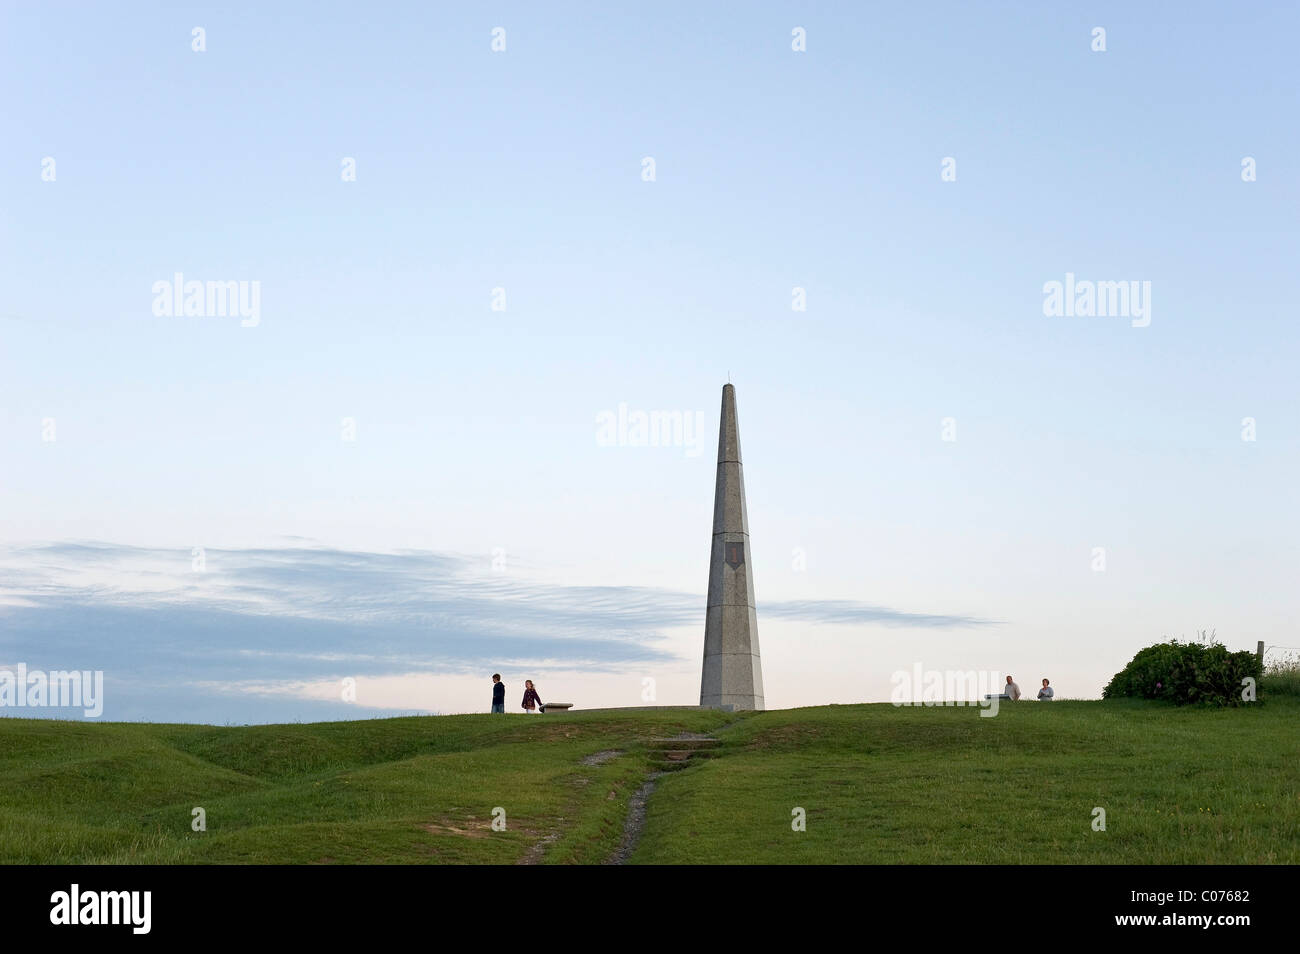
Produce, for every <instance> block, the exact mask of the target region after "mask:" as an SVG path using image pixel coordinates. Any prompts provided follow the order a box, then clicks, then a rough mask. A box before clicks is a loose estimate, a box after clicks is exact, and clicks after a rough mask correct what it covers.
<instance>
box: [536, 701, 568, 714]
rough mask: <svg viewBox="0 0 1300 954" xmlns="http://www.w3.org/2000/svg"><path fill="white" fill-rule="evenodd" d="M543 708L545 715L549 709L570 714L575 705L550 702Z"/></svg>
mask: <svg viewBox="0 0 1300 954" xmlns="http://www.w3.org/2000/svg"><path fill="white" fill-rule="evenodd" d="M541 708H542V712H543V713H545V712H546V711H547V710H548V709H554V710H555V711H556V712H568V711H569V710H570V709H572V708H573V703H572V702H548V703H546V705H544V706H542V707H541Z"/></svg>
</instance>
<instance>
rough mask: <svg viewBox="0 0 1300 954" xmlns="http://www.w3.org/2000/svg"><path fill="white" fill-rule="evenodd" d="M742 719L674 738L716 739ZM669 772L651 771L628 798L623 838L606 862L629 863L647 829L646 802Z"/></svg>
mask: <svg viewBox="0 0 1300 954" xmlns="http://www.w3.org/2000/svg"><path fill="white" fill-rule="evenodd" d="M740 721H741V720H740V719H733V720H732V721H731V722H728V723H727V724H726V725H722V726H719V727H718V728H717V729H715V730H714V731H713V732H679V733H677V734H676V735H675V736H673V738H674V739H680V740H681V741H683V742H688V741H699V740H702V739H716V738H718V736H720V735H721V734H722V733H723V732H725V731H727V730H728V729H730V728H731V727H732V726H733V725H735V724H736V723H737V722H740ZM667 774H668V773H667V772H651V773H650V774H649V775H647V776H646V780H645V783H644V784H643V785H642V786H641V787H640V788H639V789H637V790H636V792H635V793H634V794H633V795H632V797H631V798H629V799H628V800H627V821H626V822H624V823H623V840H622V841H621V842H619V846H618V847H617V848H616V849H614V853H613V854H611V855H610V856H609V857H608V858H607V859H605V864H607V865H623V864H627V860H628V859H629V858H631V857H632V852H634V851H636V846H637V843H638V842H640V841H641V833H642V832H643V831H644V830H645V812H646V803H647V802H649V801H650V795H651V793H652V792H653V791H654V790H655V783H656V782H658V781H659V779H660V778H662V777H663V776H664V775H667Z"/></svg>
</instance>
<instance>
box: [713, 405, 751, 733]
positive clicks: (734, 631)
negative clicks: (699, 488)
mask: <svg viewBox="0 0 1300 954" xmlns="http://www.w3.org/2000/svg"><path fill="white" fill-rule="evenodd" d="M700 705H702V706H717V707H720V708H726V709H762V708H763V667H762V666H761V665H760V663H759V659H758V614H757V613H756V612H755V611H754V574H753V570H752V569H751V561H750V558H749V514H748V513H747V512H746V510H745V473H744V469H743V467H742V466H741V462H740V427H739V425H738V424H737V423H736V389H735V388H734V387H732V386H731V385H730V384H726V385H723V388H722V422H721V423H720V424H719V425H718V482H717V484H716V486H715V489H714V491H713V549H712V551H711V553H710V556H709V604H708V610H707V615H706V617H705V622H704V671H703V674H702V675H701V677H700Z"/></svg>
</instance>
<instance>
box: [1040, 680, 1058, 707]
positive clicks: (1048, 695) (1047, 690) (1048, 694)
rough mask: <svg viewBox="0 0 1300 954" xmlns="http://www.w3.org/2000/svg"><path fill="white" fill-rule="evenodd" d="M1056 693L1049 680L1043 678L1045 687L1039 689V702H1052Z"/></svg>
mask: <svg viewBox="0 0 1300 954" xmlns="http://www.w3.org/2000/svg"><path fill="white" fill-rule="evenodd" d="M1054 695H1056V693H1054V692H1053V691H1052V687H1051V686H1049V685H1048V684H1047V680H1046V679H1044V680H1043V688H1041V689H1039V690H1038V701H1039V702H1051V701H1052V697H1053V696H1054Z"/></svg>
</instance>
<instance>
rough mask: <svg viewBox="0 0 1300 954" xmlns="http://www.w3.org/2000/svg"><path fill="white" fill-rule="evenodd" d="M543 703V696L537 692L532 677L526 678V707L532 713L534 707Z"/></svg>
mask: <svg viewBox="0 0 1300 954" xmlns="http://www.w3.org/2000/svg"><path fill="white" fill-rule="evenodd" d="M543 704H544V703H543V702H542V697H541V696H539V695H538V694H537V690H536V689H535V688H533V681H532V680H531V679H525V680H524V708H525V709H527V710H528V711H529V712H530V713H531V712H532V711H533V709H534V708H536V707H538V706H541V705H543Z"/></svg>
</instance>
